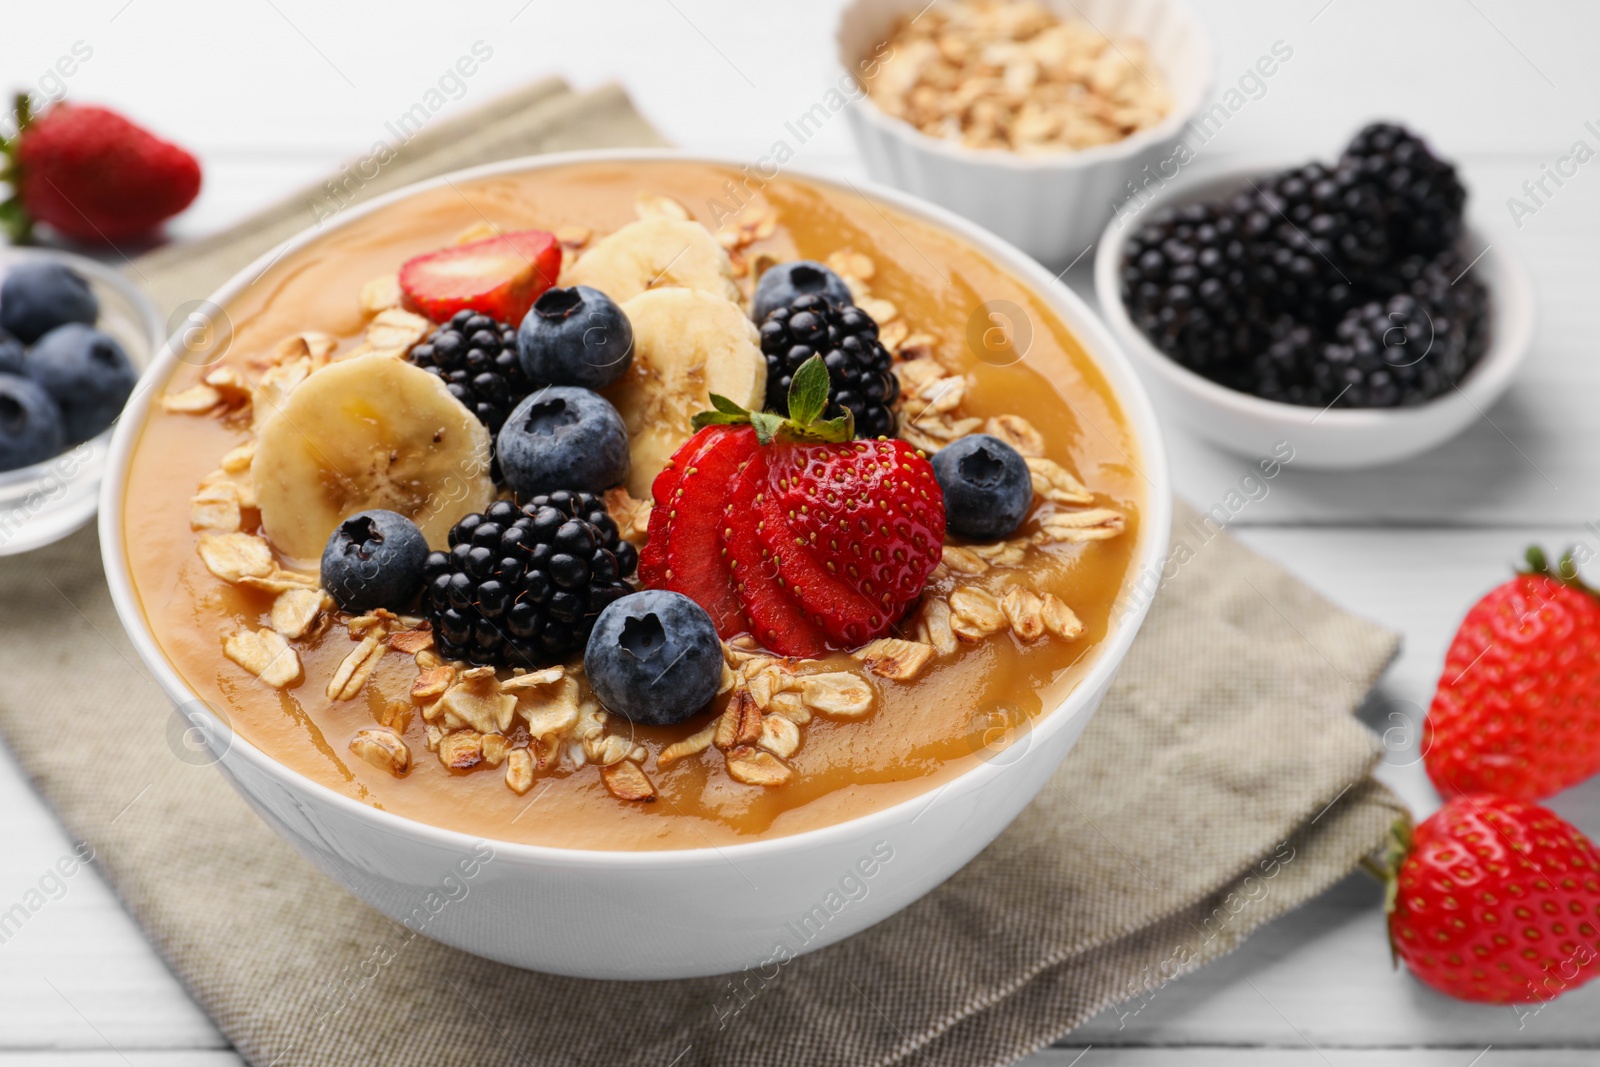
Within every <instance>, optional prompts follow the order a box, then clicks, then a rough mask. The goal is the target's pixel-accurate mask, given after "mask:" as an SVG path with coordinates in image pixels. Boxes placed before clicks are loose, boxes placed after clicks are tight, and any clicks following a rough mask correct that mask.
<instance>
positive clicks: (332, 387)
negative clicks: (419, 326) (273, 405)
mask: <svg viewBox="0 0 1600 1067" xmlns="http://www.w3.org/2000/svg"><path fill="white" fill-rule="evenodd" d="M250 473H251V476H252V478H253V479H254V481H255V485H256V496H257V502H258V504H259V506H260V508H261V528H262V532H263V533H265V534H266V535H267V539H268V540H269V541H271V542H272V546H273V548H274V549H276V550H277V551H278V553H279V554H280V555H282V556H285V557H287V558H288V559H289V560H290V561H293V562H295V563H298V564H300V565H303V566H308V567H314V566H315V565H316V563H317V561H319V560H320V559H321V557H322V550H323V547H324V546H325V545H326V544H327V541H328V537H329V535H330V534H332V533H333V530H334V527H336V526H337V525H338V524H339V523H340V522H341V521H342V520H344V519H346V518H348V517H349V516H351V515H353V514H355V513H356V512H358V511H365V510H367V509H368V508H387V509H388V510H390V511H398V512H399V513H400V514H402V515H405V516H407V517H408V518H410V519H411V520H412V521H413V522H415V523H416V524H417V526H418V528H419V529H421V530H422V535H423V536H424V537H426V538H427V539H428V544H429V545H430V546H432V547H434V548H440V549H442V548H444V547H446V539H447V535H448V534H449V532H450V527H451V526H452V525H454V524H455V522H456V521H457V520H458V519H460V518H461V517H462V516H463V515H465V514H467V513H468V512H472V511H482V510H483V509H484V508H485V507H487V506H488V505H489V502H490V501H491V500H493V499H494V483H493V482H492V481H491V480H490V478H489V431H488V430H487V429H485V428H484V425H483V424H482V423H481V422H479V421H478V420H477V419H475V418H474V417H473V416H472V413H471V412H470V411H468V410H467V409H466V408H465V407H464V406H462V404H461V403H460V402H459V401H458V400H456V398H455V397H453V396H451V395H450V392H449V390H448V389H446V388H445V384H444V382H443V381H442V380H440V379H439V378H437V377H435V376H434V375H432V374H429V373H428V372H427V371H425V370H422V369H421V368H419V367H416V366H413V365H412V364H410V363H407V362H406V361H405V360H403V359H396V358H394V357H393V356H386V355H368V356H357V357H355V358H354V359H348V360H344V361H341V362H338V363H330V364H329V365H328V366H326V367H324V368H322V369H321V370H319V371H317V372H316V373H315V374H312V375H311V376H310V377H308V378H306V380H305V381H303V382H301V383H300V384H299V385H297V386H296V387H295V389H294V391H293V392H291V393H290V394H289V395H288V397H287V398H285V400H284V401H283V404H282V406H281V407H280V408H279V409H278V411H277V413H276V414H274V415H273V416H272V417H271V418H269V419H268V420H267V421H266V423H265V424H264V425H263V426H262V427H261V432H260V435H259V440H258V441H257V444H256V454H255V459H254V460H253V461H251V465H250Z"/></svg>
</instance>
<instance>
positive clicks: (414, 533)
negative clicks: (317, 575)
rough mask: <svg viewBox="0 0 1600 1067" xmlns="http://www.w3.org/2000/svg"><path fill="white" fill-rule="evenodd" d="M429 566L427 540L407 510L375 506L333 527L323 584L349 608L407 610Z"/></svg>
mask: <svg viewBox="0 0 1600 1067" xmlns="http://www.w3.org/2000/svg"><path fill="white" fill-rule="evenodd" d="M427 570H428V542H427V540H426V539H425V538H424V537H423V536H422V531H421V530H418V529H417V526H416V523H414V522H412V521H411V520H410V519H408V518H406V517H405V516H404V515H400V514H397V513H395V512H393V511H384V510H382V509H381V508H375V509H373V510H372V511H360V512H357V513H356V514H354V515H352V516H350V517H349V518H348V519H346V520H344V521H343V522H341V523H340V524H339V525H338V526H337V527H335V528H334V531H333V534H332V536H330V537H329V538H328V547H327V548H324V549H323V550H322V588H324V589H326V590H327V591H328V595H329V596H331V597H333V599H334V602H335V603H336V604H338V605H339V607H340V608H342V609H343V610H345V611H353V612H368V611H372V610H373V609H375V608H388V609H389V610H390V611H403V610H404V609H405V608H406V607H407V606H408V605H409V604H410V603H411V602H412V601H413V600H415V599H416V596H417V594H418V593H419V592H421V591H422V583H423V580H424V578H425V577H426V575H427Z"/></svg>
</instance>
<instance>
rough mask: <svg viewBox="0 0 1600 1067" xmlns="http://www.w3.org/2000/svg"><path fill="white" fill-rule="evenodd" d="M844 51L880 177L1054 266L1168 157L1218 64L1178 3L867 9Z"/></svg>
mask: <svg viewBox="0 0 1600 1067" xmlns="http://www.w3.org/2000/svg"><path fill="white" fill-rule="evenodd" d="M838 43H839V61H840V63H841V64H842V65H843V66H844V68H845V70H846V72H847V74H848V75H849V76H850V77H852V78H854V79H856V81H857V83H858V84H859V86H860V88H861V89H862V92H861V93H860V95H859V96H858V97H857V98H856V101H855V103H854V104H853V105H852V106H851V107H850V108H849V109H848V114H849V116H850V128H851V130H852V132H853V133H854V135H855V139H856V144H857V147H858V148H859V149H860V151H861V155H862V158H863V160H864V161H865V163H866V166H867V170H868V172H869V173H870V174H871V175H872V177H873V178H874V179H876V180H878V181H882V182H886V183H888V184H890V185H894V186H897V187H899V188H901V189H904V190H906V191H907V192H910V193H914V194H916V195H918V196H922V197H926V198H927V199H929V200H932V201H934V202H935V203H937V204H940V205H942V206H944V207H947V208H950V209H951V210H953V211H956V212H958V213H959V214H962V215H965V216H966V217H967V218H969V219H971V220H973V221H974V222H976V223H978V224H979V225H981V226H984V227H986V228H988V229H990V230H992V231H994V232H995V233H997V234H999V235H1000V236H1001V237H1003V238H1005V239H1006V240H1008V241H1010V242H1011V243H1013V244H1015V245H1016V246H1017V247H1019V248H1021V249H1022V250H1023V251H1025V252H1027V253H1028V254H1030V255H1032V256H1033V257H1034V258H1036V259H1038V260H1040V261H1042V262H1044V263H1046V264H1054V265H1057V266H1065V265H1066V264H1068V263H1069V262H1071V261H1072V260H1073V258H1074V257H1075V256H1077V255H1079V254H1080V253H1081V252H1083V251H1084V250H1085V249H1086V248H1088V247H1089V246H1090V245H1091V244H1092V243H1093V242H1094V241H1095V240H1096V239H1097V238H1098V237H1099V234H1100V230H1101V229H1102V227H1103V226H1104V225H1105V222H1106V220H1107V219H1108V218H1110V216H1111V213H1112V210H1113V207H1114V205H1115V204H1116V203H1118V202H1119V201H1121V200H1123V199H1125V198H1126V196H1127V195H1128V192H1129V189H1130V188H1131V187H1132V184H1133V183H1136V182H1137V180H1138V176H1139V175H1140V174H1141V173H1142V172H1143V171H1144V170H1145V169H1146V168H1147V167H1152V166H1155V165H1157V164H1159V162H1160V161H1161V160H1162V159H1163V158H1165V157H1166V156H1168V155H1170V154H1171V152H1172V149H1173V145H1174V144H1175V142H1176V141H1177V140H1178V138H1179V136H1180V134H1181V132H1182V130H1183V127H1184V125H1185V124H1186V123H1187V122H1188V121H1189V120H1190V119H1191V118H1192V117H1193V116H1194V114H1195V112H1196V111H1197V110H1198V109H1199V107H1200V104H1201V102H1202V101H1203V100H1204V99H1205V97H1206V94H1207V93H1208V91H1209V89H1210V86H1211V80H1212V74H1213V64H1214V61H1213V57H1212V51H1211V43H1210V40H1209V38H1208V37H1207V35H1206V32H1205V29H1204V27H1203V26H1202V25H1201V23H1200V21H1199V19H1198V18H1197V17H1196V16H1195V14H1194V13H1193V12H1192V11H1191V10H1190V9H1189V6H1188V4H1187V3H1185V2H1183V0H1144V2H1139V3H1118V2H1115V0H1082V2H1080V3H1071V2H1068V0H936V2H935V3H931V4H930V3H927V0H856V2H854V3H852V4H851V5H850V6H848V7H847V8H846V9H845V11H844V13H843V15H842V16H841V18H840V22H839V31H838Z"/></svg>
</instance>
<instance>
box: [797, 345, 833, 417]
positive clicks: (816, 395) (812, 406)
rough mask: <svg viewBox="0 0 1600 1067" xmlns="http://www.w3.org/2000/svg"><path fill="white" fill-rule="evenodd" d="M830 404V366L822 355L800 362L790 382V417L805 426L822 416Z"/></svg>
mask: <svg viewBox="0 0 1600 1067" xmlns="http://www.w3.org/2000/svg"><path fill="white" fill-rule="evenodd" d="M827 406H828V367H827V365H826V364H825V363H823V362H822V357H821V356H812V357H811V358H810V359H808V360H806V361H805V362H804V363H802V364H800V369H799V370H797V371H795V372H794V380H793V381H792V382H790V383H789V418H791V419H793V420H794V422H795V424H796V425H798V426H800V427H802V428H804V427H806V426H809V425H811V424H812V423H813V422H816V421H817V419H819V418H821V417H822V412H823V410H824V409H826V408H827Z"/></svg>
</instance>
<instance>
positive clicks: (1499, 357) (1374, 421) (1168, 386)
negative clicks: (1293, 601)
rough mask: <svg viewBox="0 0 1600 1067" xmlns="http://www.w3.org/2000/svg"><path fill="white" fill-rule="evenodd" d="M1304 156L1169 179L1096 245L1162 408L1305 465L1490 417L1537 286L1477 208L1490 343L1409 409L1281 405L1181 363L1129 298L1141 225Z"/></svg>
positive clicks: (1372, 460) (1389, 448) (1207, 431)
mask: <svg viewBox="0 0 1600 1067" xmlns="http://www.w3.org/2000/svg"><path fill="white" fill-rule="evenodd" d="M1298 162H1303V161H1291V162H1287V163H1280V164H1277V165H1273V166H1267V165H1262V164H1260V163H1250V164H1245V165H1240V166H1237V167H1232V168H1229V169H1228V170H1225V171H1220V172H1217V173H1215V174H1212V175H1210V176H1208V177H1206V178H1204V179H1201V180H1198V181H1192V182H1181V183H1178V184H1176V185H1172V186H1168V187H1167V188H1165V189H1163V190H1162V191H1161V192H1159V193H1157V194H1156V195H1155V196H1153V197H1151V198H1150V199H1149V200H1148V201H1146V203H1145V206H1144V207H1143V208H1141V209H1140V210H1139V211H1138V212H1136V213H1127V214H1124V215H1121V216H1119V217H1117V218H1116V219H1113V220H1112V222H1111V223H1110V225H1108V226H1107V227H1106V230H1105V236H1104V237H1102V238H1101V240H1100V248H1099V250H1098V251H1097V252H1096V253H1095V263H1094V286H1095V295H1096V296H1097V297H1098V298H1099V300H1100V309H1101V312H1102V313H1103V314H1104V315H1105V318H1106V323H1107V325H1109V326H1110V327H1111V332H1112V333H1114V334H1116V336H1117V340H1118V341H1120V342H1121V343H1122V347H1123V350H1124V351H1126V352H1127V353H1128V354H1129V355H1130V356H1132V357H1133V362H1134V363H1135V364H1136V365H1137V366H1138V368H1139V373H1140V374H1141V375H1142V376H1143V378H1144V381H1145V384H1146V385H1147V386H1149V387H1150V392H1151V394H1152V395H1154V397H1155V399H1156V403H1157V405H1158V406H1159V407H1160V409H1161V412H1162V415H1163V416H1165V417H1167V418H1170V419H1172V420H1173V421H1174V422H1177V423H1179V424H1180V425H1183V426H1185V427H1187V428H1188V429H1189V430H1191V431H1193V432H1194V433H1195V434H1196V435H1198V436H1200V437H1202V438H1204V439H1206V440H1207V441H1210V442H1211V443H1213V444H1215V445H1218V446H1220V447H1222V448H1225V449H1227V450H1229V451H1230V452H1237V453H1239V454H1241V455H1245V456H1251V457H1257V456H1265V455H1271V454H1272V452H1273V449H1274V447H1275V446H1276V445H1278V444H1279V443H1280V442H1283V441H1288V442H1289V443H1290V444H1292V445H1293V446H1294V462H1295V466H1297V467H1312V468H1320V469H1329V470H1331V469H1353V468H1359V467H1375V466H1379V465H1381V464H1386V463H1396V462H1399V461H1400V460H1403V459H1408V458H1410V457H1411V456H1415V455H1418V454H1420V453H1422V452H1426V451H1427V450H1428V449H1430V448H1433V447H1435V446H1437V445H1440V444H1443V443H1444V442H1445V441H1447V440H1449V439H1450V438H1452V437H1454V436H1455V435H1456V434H1458V433H1460V432H1461V431H1462V430H1464V429H1466V428H1467V427H1468V426H1470V425H1471V424H1472V423H1473V422H1475V421H1476V420H1478V419H1481V418H1483V416H1484V412H1486V411H1488V410H1489V408H1490V407H1491V406H1492V405H1493V404H1494V402H1495V401H1496V400H1497V399H1499V397H1500V394H1501V393H1503V392H1505V390H1506V387H1507V386H1509V385H1510V384H1511V379H1512V377H1513V376H1514V375H1515V374H1516V371H1517V368H1518V367H1519V366H1521V364H1522V361H1523V359H1524V357H1526V356H1527V354H1528V349H1529V347H1530V346H1531V345H1532V342H1533V322H1534V300H1533V285H1532V283H1531V282H1530V281H1529V280H1528V273H1527V271H1526V270H1525V269H1524V268H1523V266H1522V264H1521V263H1520V262H1518V260H1517V259H1516V258H1515V257H1514V256H1513V255H1512V254H1511V253H1510V252H1509V251H1508V249H1507V242H1505V241H1503V240H1498V239H1496V238H1495V237H1494V236H1493V234H1492V232H1491V230H1490V228H1488V227H1486V226H1484V225H1483V224H1482V221H1481V219H1480V218H1478V217H1475V216H1474V215H1473V214H1472V213H1471V212H1470V211H1469V214H1468V228H1467V234H1466V244H1467V247H1468V248H1469V249H1471V250H1473V252H1472V253H1471V254H1475V253H1476V250H1479V249H1483V248H1485V247H1487V248H1488V249H1489V251H1488V253H1487V254H1485V255H1484V256H1483V258H1481V259H1480V260H1478V262H1477V263H1476V265H1474V266H1473V268H1472V270H1473V272H1474V274H1476V276H1477V277H1478V278H1479V279H1480V280H1482V282H1483V284H1484V286H1485V287H1486V288H1487V289H1488V291H1489V348H1488V351H1486V352H1485V353H1484V354H1483V356H1482V358H1480V359H1479V361H1478V364H1477V365H1476V366H1475V367H1473V368H1472V370H1471V371H1469V372H1468V373H1467V376H1466V377H1465V378H1464V379H1463V380H1462V381H1461V384H1460V385H1459V386H1458V387H1457V388H1456V389H1454V390H1452V391H1451V392H1449V393H1446V394H1444V395H1443V396H1440V397H1437V398H1435V399H1434V400H1431V401H1429V402H1427V403H1425V404H1419V405H1417V406H1416V407H1405V408H1367V409H1356V408H1329V409H1327V410H1322V409H1319V408H1311V407H1299V406H1297V405H1294V404H1280V403H1276V402H1275V401H1271V400H1262V399H1261V398H1260V397H1255V396H1251V395H1249V394H1248V393H1241V392H1239V391H1237V390H1234V389H1229V388H1227V387H1225V386H1221V385H1218V384H1217V383H1216V382H1213V381H1211V380H1210V379H1208V378H1204V377H1202V376H1200V375H1198V374H1196V373H1195V372H1193V371H1191V370H1189V369H1187V368H1185V367H1182V366H1180V365H1179V364H1178V363H1176V362H1174V361H1173V360H1172V359H1171V358H1169V357H1168V356H1167V355H1165V354H1164V353H1162V352H1161V351H1160V350H1159V349H1157V348H1156V347H1155V346H1154V345H1152V344H1151V343H1150V342H1149V341H1148V340H1147V339H1146V338H1145V336H1144V334H1143V333H1142V332H1140V330H1139V328H1138V327H1137V326H1135V325H1134V324H1133V320H1132V319H1130V318H1129V317H1128V310H1127V308H1126V306H1125V305H1124V304H1123V302H1122V283H1121V268H1122V257H1123V250H1124V248H1125V246H1126V244H1127V241H1128V239H1129V237H1131V236H1132V235H1133V233H1134V232H1135V231H1137V230H1138V228H1139V226H1140V225H1141V224H1142V223H1144V222H1146V221H1148V220H1149V219H1151V218H1154V217H1155V214H1156V213H1157V212H1159V211H1161V210H1163V209H1166V208H1170V207H1177V206H1180V205H1183V204H1190V203H1194V202H1196V201H1201V200H1210V199H1213V198H1215V197H1219V196H1224V195H1226V194H1228V193H1230V192H1233V191H1235V190H1237V189H1239V188H1241V187H1242V186H1243V185H1244V184H1245V182H1246V181H1255V182H1257V183H1258V184H1259V182H1260V181H1261V180H1262V179H1263V178H1265V177H1267V176H1269V175H1272V174H1276V173H1279V172H1281V171H1283V170H1284V169H1286V168H1287V167H1290V166H1295V165H1297V163H1298Z"/></svg>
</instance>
